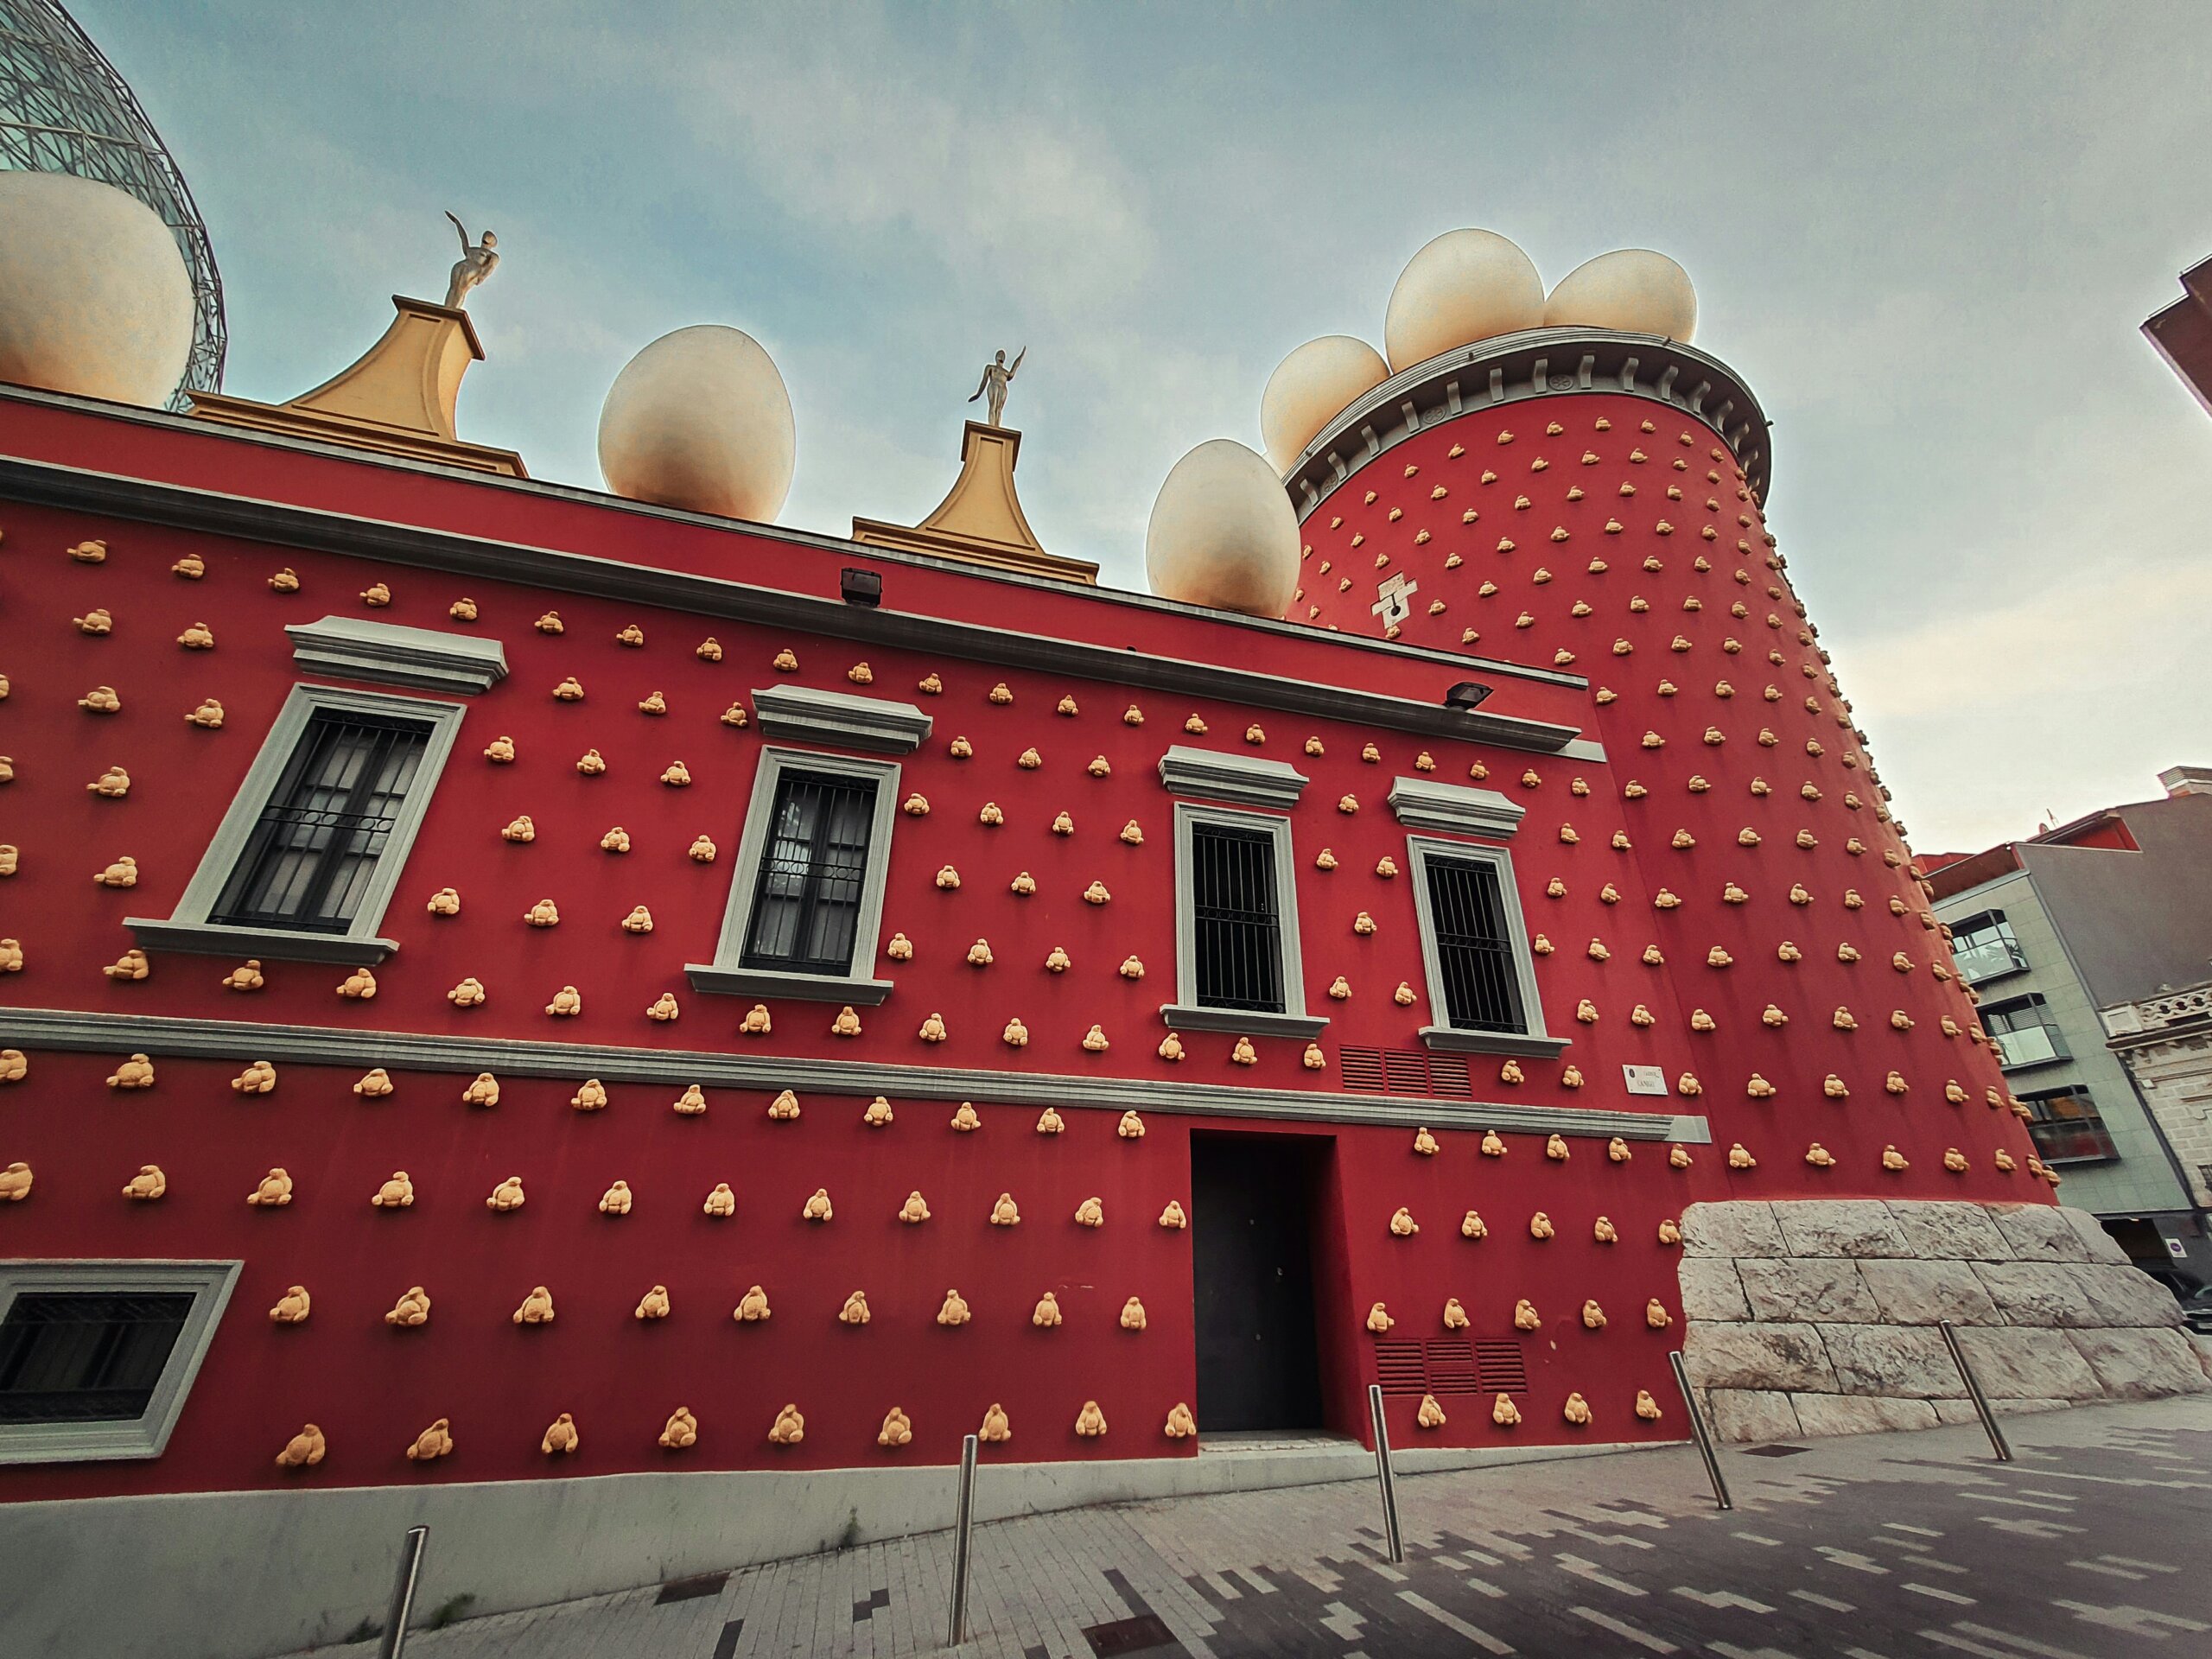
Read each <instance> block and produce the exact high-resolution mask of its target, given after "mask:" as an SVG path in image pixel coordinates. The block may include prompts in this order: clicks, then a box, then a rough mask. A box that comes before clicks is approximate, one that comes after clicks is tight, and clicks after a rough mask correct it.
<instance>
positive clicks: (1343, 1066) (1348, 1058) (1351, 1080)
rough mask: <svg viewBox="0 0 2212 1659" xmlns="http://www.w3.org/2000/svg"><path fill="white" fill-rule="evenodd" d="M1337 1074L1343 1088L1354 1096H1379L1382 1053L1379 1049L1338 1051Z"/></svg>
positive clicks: (1381, 1082) (1381, 1077)
mask: <svg viewBox="0 0 2212 1659" xmlns="http://www.w3.org/2000/svg"><path fill="white" fill-rule="evenodd" d="M1337 1074H1338V1076H1339V1077H1342V1078H1343V1079H1344V1087H1345V1088H1347V1089H1349V1090H1351V1091H1352V1092H1353V1093H1354V1094H1357V1095H1379V1094H1381V1093H1382V1092H1383V1051H1382V1050H1381V1049H1379V1048H1340V1049H1338V1051H1337Z"/></svg>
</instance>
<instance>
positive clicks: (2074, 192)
mask: <svg viewBox="0 0 2212 1659" xmlns="http://www.w3.org/2000/svg"><path fill="white" fill-rule="evenodd" d="M73 10H74V11H75V13H76V14H77V16H79V20H80V21H81V22H83V23H84V24H85V26H86V29H88V31H89V32H90V33H91V34H92V35H93V36H94V38H95V39H97V40H98V41H99V42H100V43H101V44H102V45H103V47H104V48H105V49H106V50H107V52H108V54H109V55H110V56H111V58H112V59H113V60H115V62H116V63H117V65H118V67H120V69H121V70H122V71H123V73H124V75H125V76H126V77H127V78H128V79H130V81H131V82H132V84H133V85H134V86H135V87H136V88H137V91H138V93H139V95H140V97H141V99H143V102H144V103H145V105H146V106H147V108H148V110H149V112H150V113H151V114H152V116H153V118H154V120H155V122H156V124H157V125H158V126H159V127H160V128H161V130H162V133H163V135H164V136H165V137H167V139H168V142H169V143H170V145H171V147H172V148H173V149H175V152H176V153H177V155H178V156H179V158H180V159H181V162H182V164H183V166H184V168H185V171H186V173H187V175H188V177H189V178H190V180H191V181H192V184H193V188H194V191H195V193H196V194H197V195H198V197H199V200H200V207H201V208H202V210H203V212H204V213H206V215H207V220H208V223H209V226H210V228H211V230H212V232H213V238H214V242H215V248H216V252H217V257H219V260H220V262H221V264H222V268H223V276H224V280H225V284H226V291H227V294H228V298H229V316H230V325H231V354H230V365H229V372H228V376H227V379H226V388H227V389H228V390H229V391H234V392H238V393H242V394H244V395H245V396H248V397H264V398H271V399H278V398H283V397H288V396H290V395H292V394H293V393H295V392H297V391H302V390H304V389H305V388H306V387H307V386H308V385H313V384H315V382H317V381H318V380H320V379H321V378H324V377H326V376H327V374H328V373H330V372H332V371H333V370H334V369H336V368H337V367H340V366H341V365H343V364H344V363H345V362H346V361H347V360H349V359H351V358H352V357H353V355H354V354H355V353H357V352H358V351H359V349H360V348H361V347H362V346H365V344H366V343H367V342H368V341H369V340H371V339H372V338H373V337H374V335H375V334H377V332H378V331H379V330H380V329H381V328H382V327H383V325H384V322H385V321H386V319H387V317H388V313H386V312H385V296H386V295H388V294H391V293H392V292H395V291H407V292H411V293H416V294H422V295H425V296H429V297H432V298H435V297H437V296H439V294H440V293H442V284H443V283H444V280H445V272H446V269H447V267H448V264H450V263H451V262H452V260H453V258H454V253H455V248H454V242H453V240H452V233H451V231H450V228H449V227H448V226H447V224H446V222H445V220H444V219H442V217H441V213H442V210H444V209H446V208H448V207H451V208H453V209H454V210H455V211H456V212H458V213H461V216H462V217H463V218H464V219H467V221H468V223H469V224H470V225H471V226H491V227H493V228H494V229H496V230H497V231H498V232H499V245H500V251H501V253H502V255H503V256H504V257H505V263H504V264H503V265H502V267H501V269H500V270H499V272H498V274H497V276H496V277H494V278H493V282H492V283H490V284H489V285H488V286H487V287H486V288H485V289H482V290H480V292H479V293H478V294H477V295H476V296H475V297H474V299H473V300H472V301H471V308H472V310H473V311H474V314H475V315H476V318H477V321H478V326H479V327H480V330H481V331H482V334H483V336H484V339H485V342H486V346H487V349H488V351H489V353H490V360H489V361H488V362H487V363H486V364H485V365H483V366H482V367H480V368H479V369H477V370H476V371H475V372H474V373H473V374H472V376H471V378H470V379H469V382H468V385H467V389H466V390H465V391H463V393H462V397H461V421H462V430H463V433H464V435H467V436H469V437H471V438H474V439H475V440H477V441H479V442H486V443H493V444H500V445H506V446H511V447H512V448H518V449H519V450H521V451H522V452H523V454H524V457H525V459H526V460H527V461H528V463H529V465H530V467H531V471H532V472H533V473H534V474H537V476H540V477H543V478H550V479H557V480H564V481H568V482H573V483H578V484H583V485H588V486H594V487H596V486H598V485H599V482H600V480H599V473H598V467H597V465H596V463H595V461H594V448H593V438H594V425H595V422H596V418H597V415H598V410H599V405H600V402H601V398H602V397H603V396H604V395H605V392H606V389H607V385H608V384H609V383H610V382H611V381H612V380H613V377H614V374H615V372H617V371H618V370H619V369H620V367H621V365H622V364H623V362H624V361H625V360H626V359H627V358H628V357H629V355H630V354H631V353H632V352H634V351H635V350H637V349H638V347H639V346H642V345H644V344H645V342H646V341H648V340H652V339H653V338H654V337H656V336H657V335H658V334H662V333H664V332H665V331H667V330H668V329H671V328H673V327H681V326H683V325H684V324H687V323H692V322H706V321H713V322H725V323H730V324H734V325H736V326H737V327H742V328H744V329H746V330H747V331H748V332H749V333H751V334H753V335H754V336H755V337H757V338H758V339H759V340H760V341H761V342H762V343H763V344H764V345H766V346H767V347H768V349H769V351H770V352H771V353H772V354H773V355H774V357H775V359H776V360H777V362H778V364H779V366H780V367H781V369H782V371H783V373H784V377H785V380H786V381H787V382H788V384H789V385H790V387H791V399H792V403H793V404H794V405H795V407H796V410H797V413H798V431H799V449H798V478H797V481H796V483H795V485H794V486H793V489H792V492H791V499H790V502H789V504H788V505H786V507H785V512H784V520H785V522H786V523H789V524H796V525H799V526H802V527H804V528H808V529H812V530H818V531H832V532H843V531H847V530H849V524H850V520H851V518H853V516H854V515H855V514H860V515H862V516H866V517H870V518H893V519H899V518H903V519H905V520H906V521H908V522H912V520H914V519H916V518H919V517H920V516H921V515H922V514H923V513H925V512H927V511H928V509H929V508H930V507H931V506H932V505H935V503H936V500H937V499H938V496H939V495H940V494H941V493H943V490H944V486H945V485H946V484H947V483H948V482H949V481H950V477H951V474H952V472H953V470H954V467H955V465H956V463H957V454H958V447H959V434H960V421H961V419H962V417H963V416H964V415H965V414H967V413H968V412H969V411H968V410H967V409H966V408H965V407H964V405H963V399H964V398H965V397H967V396H968V394H969V392H970V391H973V390H974V388H975V384H976V375H977V372H978V369H979V365H981V364H982V361H983V360H984V359H985V358H986V357H987V356H988V353H990V352H991V351H992V350H994V349H995V348H997V347H1001V346H1005V347H1008V348H1013V347H1016V346H1025V345H1026V346H1028V347H1029V348H1030V357H1029V361H1028V364H1027V366H1026V367H1025V368H1024V370H1023V372H1022V376H1021V378H1020V381H1019V382H1018V384H1017V385H1016V387H1015V391H1014V398H1013V401H1012V404H1011V405H1010V409H1009V417H1008V418H1009V423H1011V424H1016V425H1019V426H1020V427H1022V428H1023V429H1025V431H1026V432H1027V440H1026V442H1025V443H1024V445H1023V450H1022V463H1023V465H1022V493H1023V499H1024V501H1025V503H1026V505H1027V508H1028V512H1029V517H1030V520H1031V522H1032V523H1033V524H1034V525H1035V527H1036V529H1037V531H1038V533H1039V536H1040V537H1041V538H1042V539H1043V540H1044V542H1045V543H1046V546H1048V547H1050V548H1052V549H1053V550H1055V551H1058V552H1063V553H1069V554H1074V555H1077V556H1083V557H1087V558H1092V559H1096V560H1097V561H1098V562H1099V563H1101V564H1102V565H1103V580H1105V581H1108V582H1114V583H1116V584H1119V585H1122V586H1131V587H1141V586H1142V583H1143V575H1142V549H1143V531H1144V522H1145V518H1146V514H1147V512H1148V511H1149V509H1150V506H1151V503H1152V498H1153V495H1154V491H1155V490H1156V489H1157V487H1158V486H1159V483H1160V480H1161V478H1163V477H1164V476H1165V475H1166V471H1167V469H1168V467H1170V466H1171V465H1172V464H1173V461H1175V459H1176V457H1177V456H1179V454H1182V453H1183V452H1184V451H1185V449H1187V448H1189V447H1190V446H1192V444H1194V443H1197V442H1200V441H1201V440H1204V439H1206V438H1210V437H1216V436H1224V435H1225V436H1230V437H1235V438H1239V439H1242V440H1243V441H1244V442H1249V443H1251V444H1253V445H1254V446H1255V447H1256V446H1257V444H1258V441H1259V439H1258V401H1259V394H1260V389H1261V387H1262V385H1264V384H1265V382H1266V379H1267V377H1268V372H1269V371H1270V370H1271V369H1272V368H1273V367H1274V364H1275V362H1276V361H1277V360H1278V359H1280V358H1281V355H1282V354H1283V353H1285V352H1286V351H1287V350H1288V349H1290V348H1291V347H1292V346H1295V345H1297V344H1298V343H1299V342H1300V341H1301V340H1306V339H1307V338H1309V337H1311V336H1313V335H1315V334H1329V333H1350V334H1361V335H1363V336H1365V337H1366V338H1368V339H1370V340H1376V341H1377V343H1378V344H1379V341H1380V337H1381V330H1382V319H1383V305H1384V302H1385V301H1386V300H1387V298H1388V296H1389V289H1390V284H1391V283H1392V281H1393V280H1394V279H1395V276H1396V274H1397V272H1398V270H1399V269H1400V268H1401V267H1402V265H1403V264H1404V263H1405V261H1406V259H1407V258H1408V257H1409V256H1410V255H1411V254H1412V253H1413V252H1414V250H1415V249H1417V248H1418V247H1419V246H1420V245H1421V244H1422V243H1423V242H1425V241H1427V239H1428V238H1430V237H1431V236H1433V235H1434V234H1436V233H1437V232H1440V231H1444V230H1448V229H1451V228H1452V227H1454V226H1463V225H1476V226H1486V227H1488V228H1491V229H1493V230H1497V231H1500V232H1504V233H1505V234H1507V235H1509V236H1511V237H1513V238H1515V239H1516V240H1517V241H1519V242H1520V243H1521V244H1522V245H1523V246H1524V247H1526V248H1527V249H1528V250H1529V252H1530V253H1531V254H1532V255H1533V256H1534V257H1535V260H1536V263H1537V264H1538V265H1539V266H1540V267H1541V270H1542V271H1543V273H1544V275H1545V277H1546V279H1547V280H1548V281H1556V280H1557V279H1558V278H1559V277H1561V276H1563V275H1564V274H1565V273H1566V272H1567V270H1570V269H1572V268H1573V266H1574V265H1576V264H1580V262H1581V261H1582V260H1584V259H1586V258H1587V257H1590V256H1591V255H1592V254H1596V253H1599V252H1603V251H1605V250H1607V249H1609V248H1614V247H1621V246H1636V245H1643V246H1649V247H1655V248H1660V249H1662V250H1664V251H1667V252H1669V253H1671V254H1672V255H1674V256H1675V257H1676V258H1678V259H1680V260H1681V263H1682V264H1684V265H1685V266H1687V267H1688V270H1689V271H1690V273H1691V275H1692V277H1694V279H1695V281H1696V283H1697V285H1698V289H1699V293H1700V306H1701V315H1700V320H1699V331H1698V340H1699V344H1700V345H1701V346H1705V347H1707V349H1708V350H1711V351H1713V353H1717V354H1718V355H1719V356H1720V357H1721V358H1722V359H1724V360H1726V361H1727V362H1728V363H1730V364H1731V365H1733V366H1734V367H1735V368H1736V369H1738V371H1739V372H1742V373H1743V374H1745V376H1746V377H1747V378H1748V379H1749V381H1750V383H1751V385H1752V386H1753V387H1754V388H1755V389H1756V390H1757V391H1758V394H1759V396H1760V397H1761V399H1762V400H1763V401H1764V404H1765V405H1766V409H1767V411H1768V413H1769V414H1770V416H1772V417H1773V418H1774V421H1775V427H1776V430H1775V442H1774V451H1775V466H1774V486H1773V492H1772V498H1771V500H1770V512H1771V517H1772V520H1773V524H1774V528H1775V530H1776V531H1777V534H1778V535H1779V536H1780V537H1781V541H1782V545H1783V549H1784V550H1786V551H1787V552H1788V553H1789V556H1790V557H1791V561H1792V570H1793V574H1794V575H1796V579H1797V582H1798V583H1799V586H1800V588H1801V589H1802V591H1803V593H1804V594H1805V596H1806V599H1807V602H1808V605H1809V606H1810V607H1812V611H1813V614H1814V615H1815V618H1817V619H1818V620H1820V621H1821V626H1822V628H1823V631H1824V633H1825V635H1826V637H1827V641H1828V643H1829V644H1830V645H1832V646H1833V647H1834V651H1835V653H1836V658H1837V663H1838V666H1839V670H1840V673H1841V675H1842V677H1843V682H1844V688H1845V690H1846V691H1847V692H1848V693H1850V694H1851V695H1852V696H1853V697H1854V698H1855V699H1856V701H1857V702H1858V705H1859V709H1860V710H1861V713H1862V715H1863V716H1864V724H1865V725H1866V728H1867V730H1868V732H1869V733H1870V734H1871V735H1872V739H1873V741H1874V746H1875V753H1876V756H1877V759H1878V760H1879V761H1880V763H1881V765H1882V766H1883V770H1884V773H1885V777H1886V778H1887V779H1888V780H1889V782H1890V783H1891V786H1892V787H1893V788H1894V789H1895V790H1896V791H1897V803H1898V808H1899V813H1900V816H1901V817H1903V818H1904V820H1905V822H1906V823H1908V824H1909V825H1910V827H1911V829H1912V830H1913V833H1914V837H1915V841H1916V843H1917V844H1918V845H1919V846H1920V847H1922V848H1923V849H1929V850H1934V849H1942V848H1964V847H1979V846H1981V845H1984V844H1986V843H1988V842H1992V841H1995V840H1999V839H2003V838H2005V837H2008V836H2015V835H2021V834H2027V833H2031V832H2032V831H2033V829H2034V828H2035V826H2036V823H2037V820H2038V819H2040V818H2044V817H2047V816H2050V815H2053V814H2055V815H2056V817H2058V818H2060V819H2063V818H2066V817H2072V816H2074V815H2075V814H2077V813H2080V812H2082V811H2086V810H2090V809H2092V808H2094V807H2097V806H2100V805H2104V804H2110V803H2113V802H2115V801H2126V800H2132V799H2139V798H2145V797H2146V796H2150V795H2154V794H2156V793H2157V792H2158V788H2157V785H2156V782H2155V779H2154V774H2155V772H2157V771H2158V770H2159V769H2160V768H2161V767H2164V766H2171V765H2173V764H2175V763H2177V762H2202V763H2208V764H2212V416H2207V415H2206V414H2205V413H2204V412H2203V411H2202V410H2200V409H2198V408H2197V407H2196V404H2194V403H2193V402H2192V401H2191V400H2190V397H2189V395H2188V393H2187V391H2186V390H2185V389H2184V388H2183V386H2182V385H2181V384H2180V383H2179V381H2178V380H2177V379H2176V378H2175V377H2174V376H2173V375H2172V374H2171V372H2169V371H2168V370H2167V368H2166V367H2165V365H2164V363H2163V362H2161V361H2160V360H2159V359H2158V358H2157V356H2156V355H2155V354H2154V353H2152V350H2151V348H2150V346H2149V345H2148V344H2147V343H2146V342H2145V340H2143V339H2142V337H2141V336H2140V335H2139V334H2138V333H2137V332H2136V330H2137V327H2138V325H2139V323H2140V322H2141V321H2142V319H2143V318H2144V317H2145V316H2146V315H2149V313H2150V312H2152V310H2154V309H2157V308H2159V307H2161V306H2163V305H2164V304H2166V303H2167V302H2169V300H2170V299H2171V298H2173V297H2176V296H2177V295H2178V292H2179V289H2178V287H2177V283H2176V281H2175V277H2176V274H2177V272H2178V271H2179V270H2181V269H2182V268H2183V266H2185V265H2188V264H2194V263H2196V261H2197V260H2199V259H2201V258H2202V257H2205V256H2206V255H2208V254H2212V168H2207V167H2206V166H2205V165H2204V158H2205V157H2206V156H2208V155H2212V99H2208V98H2207V97H2206V95H2205V89H2206V88H2207V87H2208V86H2212V6H2207V5H2204V4H2202V3H2191V4H2183V5H2178V6H2173V7H2160V6H2158V5H2155V4H2151V3H2140V0H2132V3H2129V4H2127V5H2126V6H2123V7H2113V8H2109V9H2107V8H2100V7H2095V6H2091V5H2088V4H2075V5H2064V6H2037V5H2032V4H2028V3H2023V0H2008V3H2002V4H1996V5H1989V6H1972V5H1964V4H1945V3H1936V4H1926V3H1915V4H1908V5H1902V6H1896V7H1887V6H1877V5H1871V4H1859V3H1846V4H1840V5H1833V6H1827V7H1821V8H1814V7H1776V6H1772V5H1765V4H1750V5H1743V6H1732V5H1726V4H1675V5H1667V6H1654V5H1649V4H1644V3H1634V4H1619V5H1599V4H1592V5H1582V6H1566V5H1561V6H1545V7H1536V6H1519V5H1497V6H1483V5H1467V6H1441V5H1436V6H1421V5H1395V6H1389V7H1382V6H1374V5H1360V6H1346V7H1331V6H1298V5H1282V6H1265V5H1257V4H1243V5H1233V6H1231V5H1221V6H1213V7H1207V8H1199V7H1195V6H1189V5H1182V4H1177V5H1157V6H1144V5H1137V4H1133V3H1122V4H1116V5H1110V6H1109V5H1096V6H1063V5H1057V4H1054V5H1046V4H1025V5H1020V6H1014V7H1009V8H1006V9H1003V10H1001V9H997V8H992V7H987V6H983V5H980V4H979V5H971V6H954V5H949V4H937V5H931V6H926V7H925V6H919V5H908V6H880V7H879V6H867V5H851V6H848V5H843V4H837V3H823V4H818V5H809V6H798V5H792V6H788V7H784V6H779V7H772V8H760V9H754V8H750V7H741V6H738V5H735V4H730V3H696V4H683V3H655V0H626V3H620V4H616V3H607V0H601V3H597V4H586V3H581V0H577V3H561V0H531V3H507V4H499V5H494V4H490V3H471V0H445V3H438V4H431V3H426V0H378V3H377V4H375V5H359V4H340V3H337V0H308V3H298V0H285V3H277V0H252V3H249V0H162V3H161V4H159V5H149V4H146V3H143V0H76V3H75V4H74V5H73Z"/></svg>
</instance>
